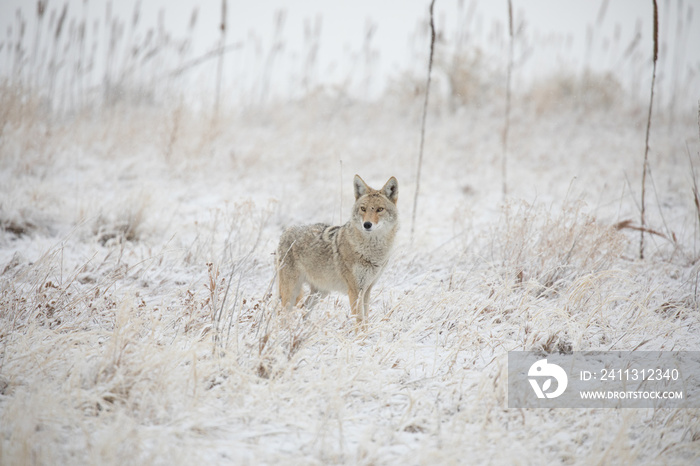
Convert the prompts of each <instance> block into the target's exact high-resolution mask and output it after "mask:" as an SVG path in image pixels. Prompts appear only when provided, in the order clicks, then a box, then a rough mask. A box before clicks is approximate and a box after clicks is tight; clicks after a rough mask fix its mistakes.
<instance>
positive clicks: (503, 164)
mask: <svg viewBox="0 0 700 466" xmlns="http://www.w3.org/2000/svg"><path fill="white" fill-rule="evenodd" d="M508 36H509V40H510V43H509V45H508V74H507V77H506V116H505V124H504V126H503V134H502V139H501V143H502V145H503V155H502V157H501V178H502V181H503V197H504V198H505V197H506V194H508V178H507V176H506V175H507V171H506V170H507V161H508V132H509V130H510V81H511V77H512V75H513V4H512V2H511V0H508Z"/></svg>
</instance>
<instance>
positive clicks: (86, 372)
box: [0, 87, 700, 464]
mask: <svg viewBox="0 0 700 466" xmlns="http://www.w3.org/2000/svg"><path fill="white" fill-rule="evenodd" d="M2 92H3V99H5V101H7V102H9V101H11V102H12V103H13V105H14V107H13V111H12V112H8V113H7V114H6V116H5V117H4V121H3V127H2V133H1V134H0V227H1V229H0V463H2V464H83V463H88V464H195V463H199V462H203V461H211V462H213V463H222V464H226V463H232V464H241V463H244V464H245V463H255V464H258V463H275V462H281V463H286V464H328V463H361V464H390V463H393V464H402V463H406V464H436V463H474V464H483V463H489V462H491V463H520V464H547V463H553V462H562V463H567V464H601V463H602V464H619V463H631V462H645V463H652V464H688V463H690V462H694V461H698V458H699V456H700V420H699V419H700V413H698V412H697V410H669V409H660V410H652V409H648V410H631V409H628V410H612V409H600V410H595V409H591V410H586V409H568V410H567V409H553V410H545V409H538V410H519V409H508V408H507V390H506V388H507V367H506V361H507V358H506V355H507V351H510V350H531V349H538V350H542V351H544V352H569V351H579V350H607V349H615V350H636V349H643V350H671V349H673V350H700V329H699V324H700V317H699V314H698V295H697V286H698V276H699V273H700V269H699V268H698V267H699V265H698V264H699V262H698V257H699V253H700V250H699V245H698V239H700V234H699V233H698V216H697V211H696V210H695V206H694V204H693V194H692V186H693V183H692V181H693V176H692V174H690V170H689V167H690V164H689V160H688V155H687V152H686V141H688V145H689V147H690V149H691V155H692V157H693V160H694V162H695V165H698V166H700V163H698V159H697V149H698V140H697V126H696V122H695V121H694V115H692V114H691V115H689V116H687V117H684V118H682V119H680V121H679V118H676V119H675V120H674V122H673V124H672V125H671V124H668V123H667V122H666V120H665V119H664V115H662V114H659V115H658V117H657V120H656V121H655V125H654V127H653V132H652V138H651V143H652V157H651V168H652V178H653V189H654V191H649V192H653V193H654V194H653V195H649V194H648V199H649V198H651V199H652V201H651V204H650V206H647V211H648V217H647V225H648V226H649V228H651V229H654V230H655V231H656V232H657V233H658V235H651V236H649V238H651V239H649V240H648V241H647V254H646V259H645V260H644V261H639V260H638V259H637V245H638V235H639V232H638V231H636V230H633V229H631V228H629V227H630V226H634V225H635V224H636V222H637V219H638V215H639V214H638V212H639V210H638V208H637V206H636V202H637V201H636V199H638V197H639V196H638V190H639V188H638V187H639V185H640V183H639V179H640V176H641V173H640V170H641V158H642V155H643V148H644V146H643V144H644V140H643V136H644V134H643V131H644V129H643V128H644V124H643V122H644V118H645V114H644V111H640V110H638V109H635V108H631V107H630V106H629V105H622V104H619V103H615V104H613V105H612V106H606V107H605V108H600V107H599V106H594V108H588V107H585V106H576V105H564V104H557V103H556V102H555V103H552V102H545V101H544V100H543V99H545V98H546V96H547V95H548V94H547V93H546V92H543V91H542V88H541V87H540V88H538V90H537V94H536V98H533V97H532V95H533V94H522V95H520V94H519V95H518V96H517V100H516V101H515V102H514V105H513V109H512V115H511V128H510V136H509V137H510V143H509V146H510V155H509V160H508V162H509V167H508V176H509V180H508V183H509V197H508V199H506V200H505V201H504V200H503V199H502V197H501V179H500V173H501V172H500V154H501V152H500V150H501V145H500V144H501V142H500V131H501V128H502V124H503V119H502V112H501V107H500V105H501V104H500V103H499V102H500V101H496V100H494V103H492V104H488V103H487V104H480V105H479V106H478V107H477V106H469V105H466V106H464V105H458V106H456V108H452V107H451V106H449V105H444V104H443V103H440V99H439V98H436V99H434V102H435V104H434V106H433V107H432V108H431V109H430V113H429V117H428V125H427V133H426V146H425V161H424V165H423V173H422V176H423V178H422V180H421V194H420V197H419V201H418V213H417V216H416V218H417V222H416V227H415V232H416V234H415V238H414V240H413V243H411V242H410V238H409V235H408V232H409V230H410V224H409V223H408V222H410V217H411V212H410V200H411V199H412V198H413V192H414V191H413V189H414V185H415V168H416V166H415V161H416V154H417V152H416V151H417V142H418V136H419V133H418V128H419V121H420V120H419V118H420V112H421V102H420V99H419V98H416V100H410V99H407V98H406V97H405V96H402V97H401V96H397V95H393V96H387V97H386V98H384V99H382V100H380V101H379V102H377V103H361V102H356V101H353V100H349V99H347V98H343V97H338V96H329V95H324V94H316V95H312V96H310V97H308V98H306V99H304V100H302V101H298V102H288V103H278V104H274V105H269V106H265V107H261V108H252V109H247V110H245V111H237V112H235V113H234V112H229V113H226V111H223V113H222V114H221V115H220V116H219V118H218V119H215V118H213V117H212V116H211V115H210V114H206V113H204V114H202V113H197V112H195V111H193V110H190V109H188V108H187V107H186V106H184V105H183V104H182V103H178V102H179V101H178V100H177V99H173V102H174V103H173V105H172V106H170V107H168V106H167V105H160V106H135V105H132V104H128V105H124V106H115V107H110V108H105V109H102V110H100V111H99V112H95V113H94V114H90V115H81V114H76V115H72V116H70V117H67V118H64V119H62V120H60V121H59V120H57V119H52V118H50V117H48V116H47V115H46V114H45V113H46V112H44V111H42V109H41V105H40V103H36V102H33V101H32V100H31V99H30V98H29V97H30V96H25V95H22V94H21V91H20V90H10V89H7V88H6V89H3V91H2ZM12 92H15V93H16V94H12ZM591 92H594V90H593V91H591ZM398 97H400V98H398ZM12 99H19V100H12ZM355 173H359V174H360V175H361V176H362V177H363V178H364V179H365V180H367V182H368V183H369V184H370V185H372V186H377V185H380V184H381V183H383V182H384V181H385V180H386V179H387V178H388V177H389V176H392V175H393V176H396V177H397V178H398V180H399V185H400V196H399V208H400V214H401V218H402V220H403V229H402V230H401V234H400V236H399V239H398V244H397V247H396V252H395V255H394V257H393V259H392V261H391V263H390V265H389V266H388V268H387V269H386V271H385V273H384V275H383V276H382V278H381V279H380V282H379V284H378V286H377V287H376V294H375V297H374V299H373V302H372V306H371V309H372V310H371V313H370V322H369V326H368V331H367V333H366V334H361V335H356V334H355V332H354V330H353V325H352V324H353V321H352V319H351V318H350V316H349V312H350V310H349V306H348V303H347V298H346V297H345V296H339V295H331V296H329V297H328V298H326V299H324V300H322V301H321V302H320V304H319V305H318V306H317V307H316V308H315V309H313V310H312V311H311V312H308V313H307V312H306V310H296V311H294V312H293V313H291V314H286V313H284V312H281V310H280V309H279V308H278V307H277V306H276V302H275V298H274V293H273V290H274V287H273V280H274V267H273V264H274V260H273V259H274V258H273V256H272V253H273V251H274V250H275V247H276V242H277V239H278V237H279V234H280V233H281V231H282V229H283V228H284V227H285V226H287V225H289V224H293V223H307V222H316V221H326V222H335V223H340V222H341V221H342V222H344V221H345V220H346V219H347V216H348V215H349V209H350V206H351V204H352V202H353V199H352V189H351V187H352V177H353V175H354V174H355ZM647 189H650V188H647ZM619 227H623V228H619Z"/></svg>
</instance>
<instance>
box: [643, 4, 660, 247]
mask: <svg viewBox="0 0 700 466" xmlns="http://www.w3.org/2000/svg"><path fill="white" fill-rule="evenodd" d="M652 2H653V3H654V57H653V62H652V72H651V96H650V97H649V113H648V114H647V130H646V137H645V141H644V166H643V169H642V209H641V210H642V212H641V222H640V223H641V228H640V230H639V232H640V233H639V258H640V259H644V228H645V218H644V214H645V203H644V201H645V194H646V181H647V172H648V171H649V132H650V130H651V111H652V107H653V104H654V84H655V82H656V61H657V59H658V57H659V9H658V6H657V5H656V0H652Z"/></svg>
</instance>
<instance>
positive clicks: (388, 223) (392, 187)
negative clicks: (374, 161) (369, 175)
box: [352, 175, 399, 233]
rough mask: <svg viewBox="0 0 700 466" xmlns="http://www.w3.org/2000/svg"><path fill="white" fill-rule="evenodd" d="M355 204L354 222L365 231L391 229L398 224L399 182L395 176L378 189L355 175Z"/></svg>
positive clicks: (353, 209) (353, 210)
mask: <svg viewBox="0 0 700 466" xmlns="http://www.w3.org/2000/svg"><path fill="white" fill-rule="evenodd" d="M353 184H354V188H355V205H354V206H353V208H352V223H353V225H355V227H356V228H357V229H359V230H360V231H363V232H367V233H369V232H373V231H377V230H391V229H394V228H395V227H396V226H397V225H398V217H399V211H398V209H397V208H396V201H397V200H398V199H399V182H398V181H396V178H394V177H393V176H392V177H391V178H389V181H387V182H386V184H385V185H384V186H383V187H382V189H379V190H376V189H372V188H370V187H369V186H367V183H365V182H364V181H363V180H362V178H360V176H359V175H355V181H354V183H353Z"/></svg>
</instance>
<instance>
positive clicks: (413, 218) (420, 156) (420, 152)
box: [411, 0, 435, 243]
mask: <svg viewBox="0 0 700 466" xmlns="http://www.w3.org/2000/svg"><path fill="white" fill-rule="evenodd" d="M434 6H435V0H432V1H431V2H430V57H429V59H428V83H427V85H426V88H425V101H423V121H422V123H421V128H420V148H419V150H418V173H417V174H416V192H415V194H414V195H413V213H412V214H411V243H413V232H414V231H415V227H416V208H417V206H418V192H419V190H420V173H421V168H422V165H423V145H424V143H425V120H426V118H427V116H428V99H429V98H430V75H431V72H432V70H433V52H434V50H435V21H434V19H433V8H434Z"/></svg>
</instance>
